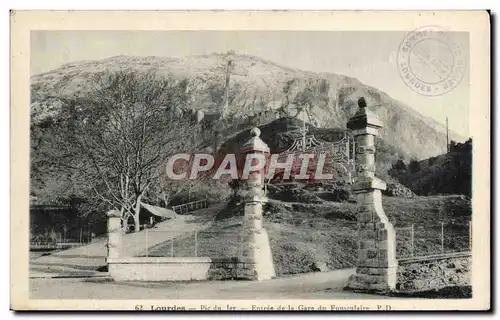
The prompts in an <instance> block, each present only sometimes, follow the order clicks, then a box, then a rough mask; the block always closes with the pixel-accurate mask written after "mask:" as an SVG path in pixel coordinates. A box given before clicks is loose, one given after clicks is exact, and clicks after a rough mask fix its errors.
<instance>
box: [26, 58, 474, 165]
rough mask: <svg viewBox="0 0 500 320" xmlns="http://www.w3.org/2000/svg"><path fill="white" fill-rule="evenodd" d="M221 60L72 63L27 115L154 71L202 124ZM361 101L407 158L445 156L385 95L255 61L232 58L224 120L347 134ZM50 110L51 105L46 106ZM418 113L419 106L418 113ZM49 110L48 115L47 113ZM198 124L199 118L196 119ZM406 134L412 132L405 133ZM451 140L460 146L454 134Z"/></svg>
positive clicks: (435, 130)
mask: <svg viewBox="0 0 500 320" xmlns="http://www.w3.org/2000/svg"><path fill="white" fill-rule="evenodd" d="M225 63H226V55H225V54H211V55H201V56H190V57H185V58H175V59H174V58H167V57H133V56H117V57H112V58H108V59H103V60H96V61H81V62H74V63H71V64H67V65H64V66H61V67H60V68H58V69H56V70H53V71H50V72H46V73H44V74H40V75H34V76H32V77H31V92H32V101H31V103H32V104H31V108H32V113H36V114H39V117H40V119H37V120H43V119H41V118H43V117H44V116H45V115H46V116H52V115H53V114H52V113H53V112H52V110H54V112H55V111H57V110H55V109H57V108H55V109H54V108H45V109H47V110H45V109H44V106H46V105H49V103H46V102H45V100H47V99H49V98H48V97H49V96H50V97H52V98H50V99H57V98H69V97H74V96H80V97H81V96H85V95H88V94H90V92H91V91H92V83H91V79H92V77H93V76H94V75H96V74H98V73H101V72H102V71H103V70H106V71H110V72H113V71H118V70H129V71H133V72H151V71H155V72H156V73H157V76H159V77H168V78H172V79H173V80H174V81H186V83H187V86H186V88H189V90H187V91H189V94H190V95H191V96H190V102H189V103H188V106H187V108H189V109H192V110H202V111H203V118H209V117H210V114H212V113H220V112H221V111H222V108H223V107H224V93H225V78H224V77H225V67H224V66H225ZM361 96H363V97H365V99H366V102H367V103H368V105H371V106H375V107H373V109H372V110H371V111H372V112H374V113H375V114H376V115H377V116H378V117H379V118H380V119H381V120H382V122H383V123H384V124H385V127H384V128H383V129H382V130H381V132H380V137H381V138H382V139H383V140H384V141H385V142H387V143H388V144H390V145H393V146H397V147H399V148H400V149H401V151H402V153H404V154H405V155H406V157H408V158H409V157H414V158H416V159H424V158H428V157H431V156H435V155H437V154H441V153H443V151H444V150H443V147H442V145H443V143H442V141H443V140H444V139H445V128H444V126H443V125H441V124H439V123H437V122H436V121H434V120H432V119H430V118H427V117H424V116H422V115H421V114H419V113H418V112H416V111H414V110H413V109H411V108H409V107H407V106H405V105H404V104H402V103H401V102H399V101H396V100H394V99H392V98H391V97H390V96H389V95H387V94H386V93H383V92H381V91H378V90H377V89H375V88H372V87H369V86H366V85H364V84H363V83H361V82H359V81H358V80H357V79H355V78H350V77H346V76H343V75H337V74H334V73H316V72H310V71H303V70H298V69H294V68H290V67H286V66H281V65H278V64H276V63H274V62H272V61H268V60H265V59H261V58H258V57H254V56H250V55H244V54H234V55H233V71H232V74H231V82H230V92H229V97H228V99H229V103H228V110H227V112H228V113H229V114H230V115H231V116H233V117H240V118H244V117H256V116H258V115H260V114H270V115H271V116H272V117H273V119H276V117H277V116H279V117H285V116H290V117H300V118H307V119H305V120H307V121H308V122H309V123H311V124H314V125H315V126H317V127H319V128H345V123H346V122H347V120H348V119H349V117H350V116H352V115H353V114H354V112H355V111H356V109H357V103H356V102H357V100H358V98H359V97H361ZM50 105H52V104H50ZM416 107H418V106H416ZM49 109H50V110H49ZM200 118H201V113H200V114H198V115H197V119H200ZM408 128H411V130H408ZM451 139H453V140H456V141H462V140H465V139H464V138H463V137H459V136H458V135H456V134H454V133H451Z"/></svg>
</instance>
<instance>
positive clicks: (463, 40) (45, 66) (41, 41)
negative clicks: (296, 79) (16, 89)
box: [30, 31, 470, 137]
mask: <svg viewBox="0 0 500 320" xmlns="http://www.w3.org/2000/svg"><path fill="white" fill-rule="evenodd" d="M405 35H406V32H397V31H377V32H373V31H370V32H358V31H355V32H351V31H349V32H345V31H342V32H340V31H32V32H31V66H30V70H31V74H32V75H34V74H39V73H43V72H47V71H50V70H53V69H56V68H58V67H59V66H61V65H63V64H65V63H69V62H73V61H80V60H97V59H104V58H109V57H112V56H116V55H136V56H163V57H184V56H189V55H198V54H210V53H214V52H217V53H223V52H227V51H229V50H234V51H235V52H236V53H246V54H251V55H255V56H258V57H260V58H264V59H267V60H271V61H274V62H276V63H278V64H282V65H284V66H288V67H293V68H297V69H302V70H309V71H315V72H332V73H337V74H343V75H346V76H350V77H355V78H357V79H358V80H360V81H361V82H363V83H364V84H366V85H369V86H373V87H375V88H377V89H379V90H381V91H383V92H385V93H387V94H388V95H389V96H391V97H392V98H394V99H396V100H399V101H401V102H403V103H405V104H406V105H408V106H410V107H412V108H413V109H414V110H416V111H417V112H419V113H421V114H423V115H425V116H428V117H431V118H433V119H435V120H436V121H438V122H440V123H442V124H445V122H446V117H448V118H449V127H450V130H452V131H455V132H457V133H459V134H461V135H463V136H466V137H467V136H469V111H470V90H469V81H470V80H469V72H468V68H467V67H468V63H469V61H468V60H469V58H468V57H469V56H468V54H469V38H468V34H467V33H454V34H453V35H451V39H452V41H453V43H454V44H456V50H459V51H460V52H461V53H462V54H463V55H464V57H465V63H466V68H465V72H464V73H463V74H464V75H463V78H462V79H461V81H460V83H459V84H458V85H457V86H456V87H455V88H454V89H453V90H451V91H449V92H446V93H444V94H441V95H438V96H426V95H422V94H419V93H417V92H414V91H413V90H411V89H410V88H409V87H408V86H407V85H406V84H405V82H404V81H403V80H402V77H401V75H400V72H399V70H398V67H397V56H398V49H399V48H400V44H401V42H402V41H403V39H404V38H405ZM426 44H427V45H428V46H427V47H429V46H430V50H431V51H432V50H434V51H436V50H437V51H439V50H441V49H440V48H439V46H438V45H436V47H435V48H434V47H432V45H429V42H426ZM443 50H444V49H443ZM434 53H436V52H434ZM436 56H439V52H438V53H437V55H436Z"/></svg>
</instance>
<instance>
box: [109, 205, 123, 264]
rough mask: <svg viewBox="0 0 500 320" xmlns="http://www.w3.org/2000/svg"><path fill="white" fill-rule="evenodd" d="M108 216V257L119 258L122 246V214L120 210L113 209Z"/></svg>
mask: <svg viewBox="0 0 500 320" xmlns="http://www.w3.org/2000/svg"><path fill="white" fill-rule="evenodd" d="M106 216H107V217H108V245H107V247H108V259H113V258H119V257H120V256H121V247H122V228H121V220H122V216H121V214H120V211H118V210H111V211H109V212H108V213H107V215H106Z"/></svg>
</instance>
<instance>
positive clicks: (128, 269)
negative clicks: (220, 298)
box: [107, 257, 254, 281]
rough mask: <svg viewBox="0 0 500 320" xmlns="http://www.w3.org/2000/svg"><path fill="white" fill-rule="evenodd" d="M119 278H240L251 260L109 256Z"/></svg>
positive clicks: (112, 272) (113, 272) (110, 266)
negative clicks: (247, 261) (246, 261)
mask: <svg viewBox="0 0 500 320" xmlns="http://www.w3.org/2000/svg"><path fill="white" fill-rule="evenodd" d="M107 262H108V272H109V274H110V276H111V277H112V278H113V279H114V280H115V281H188V280H238V279H245V278H248V274H247V273H248V272H249V270H253V269H254V268H252V266H251V265H250V264H249V263H245V262H240V261H239V259H238V258H236V257H235V258H226V259H210V258H206V257H186V258H184V257H182V258H171V257H133V258H114V259H108V260H107Z"/></svg>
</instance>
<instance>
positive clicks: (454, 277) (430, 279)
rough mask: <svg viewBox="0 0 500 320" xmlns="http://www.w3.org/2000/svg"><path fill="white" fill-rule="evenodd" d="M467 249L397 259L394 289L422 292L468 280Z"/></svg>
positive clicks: (461, 283) (469, 257)
mask: <svg viewBox="0 0 500 320" xmlns="http://www.w3.org/2000/svg"><path fill="white" fill-rule="evenodd" d="M471 263H472V256H471V254H470V252H459V253H450V254H443V255H435V256H428V257H422V258H408V259H400V260H398V269H397V282H396V290H397V291H398V292H407V293H411V292H422V291H429V290H438V289H441V288H446V287H456V286H469V285H470V284H471Z"/></svg>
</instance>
